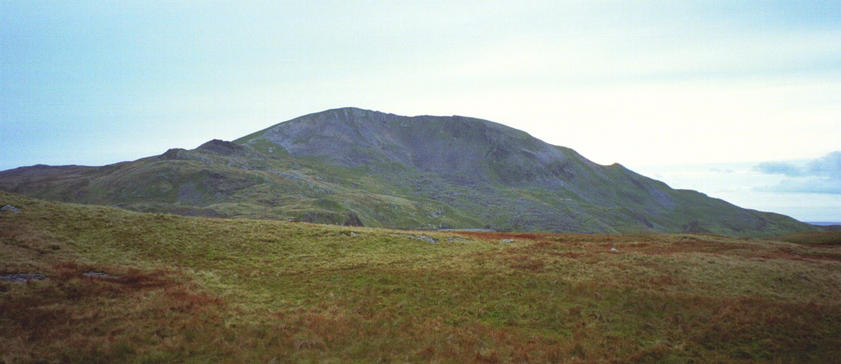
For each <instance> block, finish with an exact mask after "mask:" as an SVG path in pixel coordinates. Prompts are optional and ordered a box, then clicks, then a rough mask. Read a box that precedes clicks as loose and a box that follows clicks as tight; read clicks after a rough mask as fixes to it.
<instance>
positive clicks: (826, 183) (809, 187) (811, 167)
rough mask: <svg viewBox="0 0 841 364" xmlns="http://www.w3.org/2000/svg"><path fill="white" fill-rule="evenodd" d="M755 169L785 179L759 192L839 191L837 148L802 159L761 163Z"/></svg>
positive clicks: (839, 153) (840, 159)
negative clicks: (830, 151)
mask: <svg viewBox="0 0 841 364" xmlns="http://www.w3.org/2000/svg"><path fill="white" fill-rule="evenodd" d="M754 169H755V170H756V171H758V172H760V173H764V174H770V175H781V176H785V177H786V178H785V179H783V180H782V181H780V182H779V183H777V184H775V185H771V186H762V187H756V189H757V190H759V191H768V192H783V193H818V194H841V151H835V152H832V153H829V154H827V155H825V156H823V157H820V158H816V159H812V160H805V161H780V162H764V163H760V164H758V165H756V167H755V168H754Z"/></svg>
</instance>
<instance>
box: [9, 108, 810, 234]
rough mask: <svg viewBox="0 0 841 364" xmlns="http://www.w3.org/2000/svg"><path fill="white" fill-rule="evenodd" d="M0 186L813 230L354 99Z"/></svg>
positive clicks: (321, 209) (559, 150) (305, 212)
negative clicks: (189, 145) (192, 142)
mask: <svg viewBox="0 0 841 364" xmlns="http://www.w3.org/2000/svg"><path fill="white" fill-rule="evenodd" d="M0 188H2V189H4V190H7V191H10V192H18V193H24V194H27V195H31V196H35V197H44V198H48V199H55V200H62V201H70V202H83V203H95V204H105V205H115V206H119V207H124V208H128V209H133V210H140V211H158V212H172V213H178V214H185V215H191V214H193V215H208V216H227V217H256V218H279V219H289V220H299V221H310V222H322V223H334V224H352V225H360V224H362V225H369V226H380V227H393V228H412V229H418V228H424V229H439V228H488V229H495V230H523V231H554V232H606V233H624V232H707V233H720V234H728V235H739V236H741V235H744V236H748V235H774V234H779V233H785V232H792V231H802V230H808V225H806V224H802V223H800V222H798V221H796V220H794V219H791V218H789V217H785V216H783V215H779V214H773V213H765V212H758V211H754V210H747V209H742V208H739V207H737V206H734V205H732V204H730V203H728V202H726V201H723V200H720V199H714V198H710V197H708V196H706V195H704V194H702V193H699V192H696V191H689V190H675V189H671V188H670V187H668V186H667V185H666V184H665V183H663V182H661V181H657V180H654V179H651V178H648V177H645V176H642V175H639V174H637V173H635V172H633V171H631V170H629V169H627V168H625V167H624V166H622V165H621V164H618V163H614V164H612V165H607V166H606V165H600V164H597V163H594V162H592V161H590V160H588V159H586V158H585V157H583V156H581V155H580V154H578V153H577V152H576V151H574V150H572V149H570V148H566V147H562V146H555V145H551V144H548V143H546V142H543V141H541V140H540V139H537V138H535V137H533V136H531V135H529V134H528V133H526V132H523V131H520V130H517V129H514V128H511V127H508V126H505V125H503V124H499V123H495V122H492V121H487V120H482V119H477V118H470V117H464V116H431V115H421V116H411V117H409V116H400V115H395V114H388V113H382V112H378V111H371V110H364V109H359V108H349V107H346V108H337V109H330V110H325V111H322V112H317V113H311V114H307V115H303V116H300V117H297V118H294V119H291V120H288V121H284V122H281V123H278V124H274V125H272V126H269V127H268V128H265V129H262V130H260V131H257V132H255V133H251V134H248V135H246V136H243V137H241V138H239V139H236V140H234V141H232V142H227V141H221V140H218V139H215V140H211V141H209V142H207V143H204V144H202V145H201V146H199V147H198V148H195V149H193V150H186V149H178V148H173V149H170V150H168V151H166V152H165V153H163V154H161V155H158V156H152V157H147V158H141V159H138V160H136V161H132V162H121V163H116V164H112V165H108V166H103V167H83V166H73V167H44V166H40V167H25V168H23V169H21V168H17V169H13V170H7V171H3V172H0Z"/></svg>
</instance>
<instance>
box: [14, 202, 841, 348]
mask: <svg viewBox="0 0 841 364" xmlns="http://www.w3.org/2000/svg"><path fill="white" fill-rule="evenodd" d="M6 204H10V205H14V206H16V207H19V208H20V211H17V212H13V211H4V212H2V213H0V275H3V274H20V273H26V274H42V275H44V276H46V279H43V280H30V281H28V282H26V283H18V282H11V281H2V280H0V362H6V363H15V362H161V361H177V362H208V361H213V362H217V361H220V362H301V361H305V362H309V361H319V362H346V361H364V362H368V361H401V362H402V361H410V362H426V361H434V362H490V363H492V362H722V361H723V362H755V361H767V362H833V361H837V360H838V358H839V357H841V244H838V242H837V241H834V240H826V239H820V240H815V241H820V242H821V243H820V244H819V243H791V242H782V241H772V240H759V239H733V238H727V237H721V236H709V235H560V234H502V233H431V232H407V231H395V230H380V229H366V228H346V227H338V226H324V225H311V224H302V223H287V222H278V221H260V220H224V219H209V218H188V217H177V216H171V215H160V214H139V213H132V212H126V211H122V210H117V209H112V208H105V207H96V206H82V205H72V204H59V203H52V202H45V201H40V200H33V199H29V198H25V197H22V196H19V195H12V194H6V193H2V192H0V205H6ZM430 238H431V239H430ZM436 240H437V241H436ZM798 241H800V240H798ZM804 241H810V240H804ZM91 272H96V273H95V274H94V273H91ZM86 273H87V274H86Z"/></svg>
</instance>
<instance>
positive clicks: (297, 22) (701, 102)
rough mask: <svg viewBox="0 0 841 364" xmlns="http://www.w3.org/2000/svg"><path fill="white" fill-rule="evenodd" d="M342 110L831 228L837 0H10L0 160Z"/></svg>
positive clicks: (838, 198) (834, 217) (838, 190)
mask: <svg viewBox="0 0 841 364" xmlns="http://www.w3.org/2000/svg"><path fill="white" fill-rule="evenodd" d="M344 106H355V107H361V108H365V109H372V110H379V111H384V112H390V113H395V114H401V115H421V114H431V115H464V116H473V117H479V118H484V119H488V120H492V121H496V122H499V123H503V124H506V125H508V126H511V127H514V128H517V129H521V130H524V131H526V132H528V133H530V134H531V135H533V136H535V137H537V138H539V139H542V140H544V141H546V142H549V143H551V144H556V145H563V146H567V147H571V148H573V149H575V150H577V151H578V152H579V153H581V154H582V155H584V156H585V157H587V158H589V159H591V160H593V161H595V162H597V163H601V164H610V163H614V162H618V163H621V164H623V165H625V166H627V167H629V168H631V169H633V170H635V171H637V172H640V173H642V174H645V175H648V176H651V177H654V178H658V179H661V180H663V181H664V182H666V183H668V184H669V185H670V186H672V187H676V188H689V189H696V190H700V191H702V192H704V193H707V194H708V195H710V196H713V197H719V198H724V199H726V200H727V201H730V202H733V203H735V204H737V205H739V206H742V207H748V208H754V209H759V210H766V211H775V212H780V213H784V214H787V215H791V216H793V217H795V218H798V219H801V220H806V221H841V176H839V172H838V171H839V170H841V161H840V160H839V159H841V158H838V157H837V156H838V155H837V154H833V153H834V152H836V151H841V2H838V1H761V0H760V1H651V0H648V1H646V0H640V1H594V0H582V1H558V0H554V1H487V0H482V1H457V0H454V1H422V2H418V1H297V2H292V1H272V2H268V1H265V2H264V1H249V2H243V1H230V2H220V1H202V2H198V1H168V2H160V1H96V2H93V1H92V2H84V1H82V2H67V1H34V0H33V1H11V0H10V1H2V2H0V170H4V169H9V168H15V167H18V166H23V165H32V164H38V163H42V164H83V165H103V164H109V163H114V162H118V161H124V160H134V159H138V158H141V157H145V156H149V155H155V154H160V153H163V152H164V151H166V150H167V149H169V148H173V147H181V148H194V147H196V146H198V145H200V144H201V143H203V142H205V141H207V140H210V139H214V138H219V139H225V140H232V139H236V138H238V137H240V136H243V135H246V134H249V133H251V132H254V131H257V130H260V129H263V128H266V127H268V126H270V125H273V124H276V123H278V122H282V121H285V120H288V119H292V118H294V117H297V116H300V115H303V114H308V113H312V112H317V111H321V110H325V109H331V108H336V107H344ZM833 158H834V159H833ZM816 165H823V166H824V167H825V168H824V167H821V168H824V169H820V168H817V167H814V168H813V166H816Z"/></svg>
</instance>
